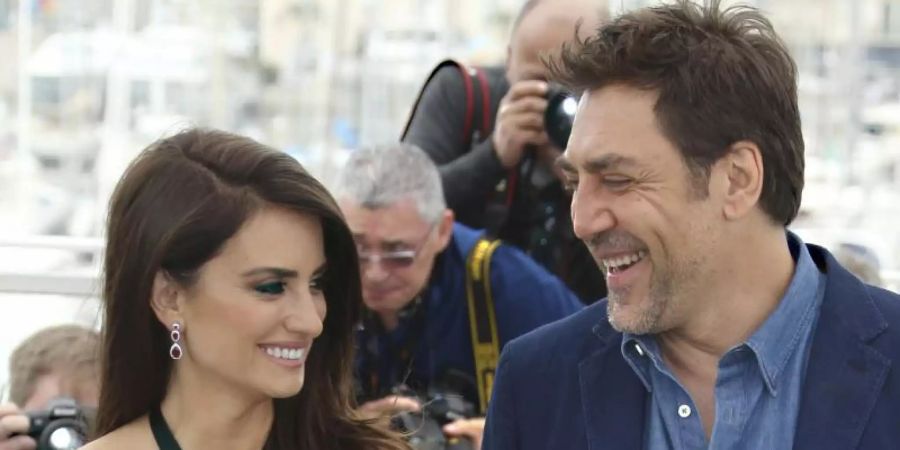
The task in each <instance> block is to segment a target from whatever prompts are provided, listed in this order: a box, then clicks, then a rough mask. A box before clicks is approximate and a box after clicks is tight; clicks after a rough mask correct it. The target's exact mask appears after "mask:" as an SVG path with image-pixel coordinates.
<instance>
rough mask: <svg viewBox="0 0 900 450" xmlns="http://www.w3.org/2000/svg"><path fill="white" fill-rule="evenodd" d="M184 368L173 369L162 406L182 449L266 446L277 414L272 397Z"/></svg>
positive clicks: (163, 413) (163, 412) (167, 421)
mask: <svg viewBox="0 0 900 450" xmlns="http://www.w3.org/2000/svg"><path fill="white" fill-rule="evenodd" d="M181 369H183V370H175V371H173V379H172V382H171V383H170V385H169V390H168V392H167V394H166V397H165V398H164V399H163V402H162V405H161V406H160V409H161V411H162V415H163V418H165V420H166V423H167V424H168V425H169V428H170V429H171V430H172V434H174V435H175V439H176V440H178V444H179V445H180V446H181V448H182V450H195V449H205V448H216V449H242V450H244V449H254V448H262V447H263V445H264V444H265V442H266V438H267V437H268V435H269V430H270V429H271V427H272V421H273V420H274V415H275V413H274V407H273V404H272V399H271V398H266V397H261V396H256V397H253V396H249V395H247V393H246V392H241V391H239V390H238V389H236V388H235V386H234V385H233V384H230V383H226V382H225V381H224V380H215V379H214V378H216V377H210V376H200V374H198V373H191V372H194V371H192V370H190V369H188V368H186V367H184V366H182V367H181ZM211 378H213V379H211Z"/></svg>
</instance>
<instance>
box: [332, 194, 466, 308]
mask: <svg viewBox="0 0 900 450" xmlns="http://www.w3.org/2000/svg"><path fill="white" fill-rule="evenodd" d="M341 210H342V211H343V212H344V216H345V217H346V219H347V223H348V224H349V225H350V229H351V230H352V232H353V237H354V239H355V240H356V245H357V249H358V251H359V254H360V273H361V275H362V286H363V300H364V301H365V304H366V306H367V307H368V308H369V309H370V310H372V311H374V312H376V313H379V314H393V313H396V312H398V311H400V310H402V309H403V308H404V307H405V306H406V305H407V304H409V303H410V301H412V299H413V298H415V296H416V295H418V294H419V292H421V291H422V290H423V289H424V288H425V286H426V284H427V283H428V278H429V276H430V274H431V269H432V267H434V261H435V258H436V257H437V255H438V254H439V253H440V252H441V251H443V249H444V248H445V247H446V246H447V243H448V242H449V237H450V236H449V234H450V232H451V230H452V218H451V219H450V221H449V226H448V222H447V221H446V220H439V221H437V222H429V221H426V220H424V219H423V218H422V217H421V216H420V215H419V211H418V209H417V208H416V205H415V203H414V202H413V201H412V200H411V199H404V200H401V201H398V202H396V203H394V204H392V205H390V206H386V207H380V208H375V209H372V208H366V207H363V206H361V205H359V204H356V203H354V202H352V201H346V200H343V201H341Z"/></svg>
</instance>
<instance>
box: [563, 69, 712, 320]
mask: <svg viewBox="0 0 900 450" xmlns="http://www.w3.org/2000/svg"><path fill="white" fill-rule="evenodd" d="M656 98H657V96H656V94H655V93H652V92H647V91H639V90H636V89H633V88H628V87H622V86H609V87H605V88H602V89H599V90H595V91H589V92H587V93H585V94H584V96H583V97H582V99H581V103H580V105H579V110H578V113H577V115H576V120H575V124H574V127H573V130H572V135H571V138H570V140H569V145H568V148H567V149H566V153H565V155H564V158H563V159H562V160H561V161H560V166H561V167H562V168H563V169H564V172H565V175H566V178H567V184H568V185H569V187H570V188H574V193H573V197H572V221H573V225H574V228H575V234H576V235H577V236H578V237H579V238H580V239H582V240H583V241H584V242H585V243H586V244H587V246H588V248H589V249H590V251H591V253H592V254H593V256H594V259H595V260H596V261H597V263H598V264H599V265H600V267H601V269H604V270H605V273H606V283H607V287H608V290H609V305H608V308H609V320H610V323H611V324H612V325H613V327H615V328H616V329H618V330H620V331H627V332H631V333H635V334H647V333H659V332H661V331H666V330H669V329H672V328H675V327H678V326H680V325H681V324H682V323H683V322H684V320H686V318H688V317H690V315H691V311H692V310H693V305H694V304H695V303H697V298H698V297H700V296H701V294H702V292H703V291H702V289H703V283H704V280H705V279H709V277H716V276H721V275H720V274H717V272H716V270H715V267H716V265H715V263H713V261H715V253H714V251H715V250H717V249H719V246H718V243H719V241H720V240H721V238H720V236H721V234H722V227H723V224H724V219H723V217H722V213H721V209H720V208H719V207H718V206H717V204H718V203H719V202H720V199H718V198H716V195H708V194H707V192H705V190H703V189H700V188H698V186H696V185H695V184H693V183H692V178H691V177H692V175H691V173H690V171H689V170H688V168H687V166H686V165H685V163H684V161H683V159H682V157H681V154H680V152H679V150H678V149H677V148H676V147H675V146H674V145H673V144H672V143H671V142H670V141H669V140H668V139H667V138H666V137H665V136H663V134H662V133H661V132H660V130H659V128H658V126H657V123H656V118H655V114H654V112H653V107H654V105H655V103H656ZM717 211H718V212H717ZM720 251H721V250H720ZM726 251H727V250H726Z"/></svg>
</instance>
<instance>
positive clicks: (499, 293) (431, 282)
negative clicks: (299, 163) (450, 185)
mask: <svg viewBox="0 0 900 450" xmlns="http://www.w3.org/2000/svg"><path fill="white" fill-rule="evenodd" d="M335 197H336V198H337V199H338V202H339V203H340V206H341V209H342V210H343V212H344V214H345V216H346V219H347V222H348V223H349V225H350V228H351V230H352V232H353V234H354V238H355V239H356V243H357V247H358V252H359V258H360V264H361V275H362V286H363V298H364V301H365V305H366V314H365V316H366V317H365V318H364V320H363V324H362V327H361V330H360V331H359V336H358V347H359V348H358V358H357V367H356V370H357V375H358V381H359V385H360V390H361V394H362V395H361V397H362V400H363V401H364V403H363V405H362V407H361V409H362V410H363V411H365V412H367V413H369V414H370V415H371V416H373V417H374V416H379V415H381V414H392V413H396V412H399V411H417V410H419V408H420V407H421V405H420V404H419V402H418V401H417V400H415V399H413V398H412V397H405V396H402V395H395V394H398V392H399V391H398V390H397V389H398V388H406V389H408V391H407V392H409V394H411V395H418V396H420V397H421V396H422V395H423V394H424V393H425V392H426V391H427V390H428V389H429V388H434V387H436V386H441V387H443V388H445V389H450V390H453V391H456V392H453V393H456V394H460V395H462V396H463V397H464V398H465V399H466V400H468V401H469V402H471V403H472V404H478V395H479V394H478V392H477V387H476V385H475V382H476V381H475V380H476V375H475V372H476V370H475V362H474V356H473V346H472V338H471V337H470V328H469V320H470V319H469V315H468V309H467V305H468V303H467V296H466V274H465V271H466V261H467V258H468V257H469V254H470V253H471V251H472V249H473V248H474V247H475V245H476V242H477V241H478V240H479V238H480V237H481V234H482V233H481V232H480V231H476V230H473V229H471V228H468V227H465V226H463V225H460V224H458V223H454V219H453V212H452V211H451V210H449V209H448V208H447V206H446V203H445V200H444V195H443V190H442V186H441V178H440V174H439V173H438V170H437V168H436V167H435V165H434V163H433V162H432V161H431V160H430V159H429V158H428V156H427V155H426V154H425V153H424V152H423V151H421V150H420V149H419V148H417V147H414V146H411V145H408V144H396V145H391V146H385V147H379V148H370V149H363V150H358V151H356V152H354V153H353V154H351V156H350V158H349V160H348V161H347V163H346V165H345V169H344V171H343V173H342V174H341V175H340V177H339V179H338V183H337V186H336V189H335ZM489 264H490V265H489V274H490V276H489V278H490V290H491V293H492V298H493V307H494V313H495V317H496V325H497V334H498V341H499V342H498V343H499V346H500V347H501V348H502V346H503V345H504V344H505V343H506V342H507V341H509V340H511V339H513V338H515V337H517V336H519V335H521V334H524V333H526V332H528V331H531V330H532V329H535V328H537V327H539V326H541V325H544V324H546V323H549V322H552V321H555V320H557V319H561V318H563V317H565V316H568V315H570V314H572V313H574V312H577V311H578V310H580V309H581V302H580V301H579V300H578V298H577V297H576V296H575V294H573V293H572V292H571V291H570V290H569V289H568V288H567V287H566V286H565V285H564V284H563V283H562V282H561V281H560V280H559V279H557V278H556V277H555V276H554V275H552V274H550V273H549V272H547V271H546V270H545V269H543V268H542V267H541V266H540V265H539V264H537V263H536V262H534V261H533V260H532V259H530V258H529V257H528V256H527V255H525V254H524V253H523V252H521V251H520V250H518V249H515V248H514V247H512V246H507V245H502V244H501V245H499V247H497V248H496V250H495V251H494V252H493V254H492V256H491V259H490V263H489ZM482 426H483V422H482V421H480V420H478V419H476V420H469V421H459V422H458V423H455V424H451V426H450V427H448V428H445V431H446V432H448V433H449V434H457V435H464V436H467V437H470V438H472V440H473V441H475V443H476V445H478V444H479V441H480V434H481V428H482ZM476 448H477V447H476Z"/></svg>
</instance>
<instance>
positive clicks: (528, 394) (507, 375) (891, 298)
mask: <svg viewBox="0 0 900 450" xmlns="http://www.w3.org/2000/svg"><path fill="white" fill-rule="evenodd" d="M807 247H808V248H809V252H810V254H811V255H812V258H813V260H814V261H815V262H816V265H817V266H818V267H819V269H820V270H822V271H823V272H824V273H825V274H826V280H827V281H826V287H825V298H824V299H823V302H822V309H821V313H820V315H819V321H818V324H817V326H816V330H815V335H814V338H813V342H812V348H811V350H810V355H809V365H808V367H807V370H806V380H805V381H804V385H803V393H802V398H801V404H800V413H799V415H798V417H797V432H796V434H795V437H794V439H795V440H794V445H793V448H794V449H815V450H829V449H835V450H837V449H841V450H849V449H867V450H868V449H871V450H876V449H877V450H882V449H900V366H898V368H896V369H894V368H892V365H893V364H895V363H897V364H898V365H900V296H898V295H897V294H895V293H892V292H889V291H886V290H883V289H878V288H875V287H872V286H868V285H865V284H863V283H862V282H860V281H859V280H858V279H857V278H856V277H854V276H853V275H852V274H850V273H849V272H847V270H845V269H844V268H843V267H841V266H840V265H839V264H838V263H837V261H835V259H834V257H833V256H832V255H831V254H830V253H828V251H827V250H825V249H823V248H821V247H818V246H814V245H808V246H807ZM621 342H622V334H621V333H619V332H617V331H615V330H614V329H613V328H612V327H611V326H610V324H609V321H608V320H607V317H606V301H605V300H604V301H602V302H598V303H596V304H594V305H592V306H591V307H589V308H587V309H585V310H583V311H581V312H580V313H578V314H575V315H573V316H570V317H568V318H565V319H562V320H560V321H558V322H554V323H552V324H549V325H546V326H544V327H541V328H539V329H537V330H535V331H533V332H531V333H529V334H526V335H525V336H522V337H520V338H518V339H516V340H514V341H512V342H510V343H509V344H507V346H506V348H505V349H504V350H503V355H502V356H501V358H500V363H499V366H498V368H497V378H496V382H495V385H494V391H493V397H492V400H491V404H490V408H489V412H488V420H487V426H486V429H485V436H484V444H483V447H482V448H483V450H513V449H515V450H547V449H565V450H579V449H590V450H614V449H621V450H638V449H642V448H644V442H643V441H644V423H645V420H644V409H645V407H646V405H647V404H648V394H647V391H646V390H645V389H644V386H643V384H641V381H640V379H638V377H637V375H635V373H634V371H633V370H632V369H631V366H629V365H628V363H627V362H625V359H624V358H623V357H622V353H621V351H620V345H621Z"/></svg>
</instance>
